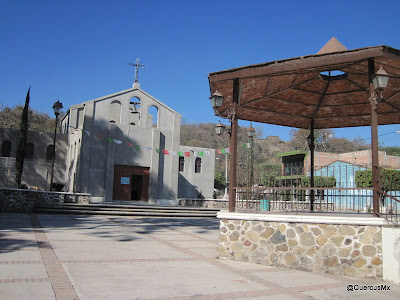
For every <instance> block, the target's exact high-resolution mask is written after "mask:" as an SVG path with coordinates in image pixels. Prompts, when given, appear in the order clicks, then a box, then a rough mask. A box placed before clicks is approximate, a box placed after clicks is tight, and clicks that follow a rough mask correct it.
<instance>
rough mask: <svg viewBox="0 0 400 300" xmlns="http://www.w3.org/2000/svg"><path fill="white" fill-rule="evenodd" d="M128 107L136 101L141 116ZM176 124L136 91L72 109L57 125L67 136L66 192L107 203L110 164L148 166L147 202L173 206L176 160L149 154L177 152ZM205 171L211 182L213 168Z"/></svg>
mask: <svg viewBox="0 0 400 300" xmlns="http://www.w3.org/2000/svg"><path fill="white" fill-rule="evenodd" d="M132 102H135V103H138V102H140V104H137V105H135V106H136V107H137V108H138V110H139V112H140V114H133V112H134V111H135V108H134V106H133V104H132ZM151 107H156V108H157V115H156V114H155V113H154V111H153V114H154V115H151V112H150V110H151ZM118 112H119V113H118ZM138 115H140V120H139V118H138V117H137V116H138ZM118 116H119V117H118ZM110 120H111V121H113V122H110ZM180 121H181V115H180V114H179V113H177V112H175V111H173V110H172V109H170V108H169V107H167V106H166V105H164V104H163V103H161V102H160V101H158V100H157V99H155V98H153V97H151V96H150V95H148V94H147V93H145V92H144V91H142V90H141V89H139V88H137V87H136V88H132V89H129V90H125V91H122V92H119V93H115V94H112V95H109V96H105V97H101V98H98V99H94V100H91V101H88V102H85V103H82V104H80V105H75V106H72V107H71V108H70V110H69V112H68V114H67V115H66V116H65V117H64V119H63V121H62V128H63V131H64V132H65V133H69V153H70V155H69V157H68V161H67V166H68V170H67V187H68V189H67V190H68V191H70V192H83V193H90V194H92V198H93V201H96V202H99V201H100V202H102V201H111V200H113V199H112V198H113V185H114V166H115V165H122V166H140V167H148V168H150V183H149V202H150V203H152V204H157V203H162V202H164V203H169V202H170V201H171V200H173V201H174V203H173V204H177V197H178V161H179V158H178V155H166V154H163V153H162V151H160V153H157V152H156V151H155V150H154V149H160V150H163V149H166V150H169V151H175V152H177V151H178V149H179V142H180ZM132 122H135V125H132V124H131V123H132ZM153 122H154V123H157V124H153ZM72 127H76V128H79V129H82V130H74V129H73V128H72ZM88 133H89V134H88ZM108 138H111V139H113V140H117V141H121V142H122V144H116V143H115V142H113V140H111V142H110V141H108V140H107V139H108ZM127 143H130V144H132V146H128V144H127ZM136 145H139V147H140V149H136V148H135V146H136ZM146 147H150V148H152V149H151V150H149V149H147V148H146ZM207 150H211V149H207ZM208 171H209V172H212V174H209V177H210V178H213V177H214V176H213V174H214V165H212V168H211V167H210V169H208ZM209 181H210V180H209ZM210 187H211V190H212V189H213V182H212V183H211V182H210ZM204 190H207V189H206V188H204ZM207 193H208V190H207ZM211 196H212V192H211ZM175 202H176V203H175Z"/></svg>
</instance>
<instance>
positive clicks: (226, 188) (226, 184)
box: [215, 121, 230, 199]
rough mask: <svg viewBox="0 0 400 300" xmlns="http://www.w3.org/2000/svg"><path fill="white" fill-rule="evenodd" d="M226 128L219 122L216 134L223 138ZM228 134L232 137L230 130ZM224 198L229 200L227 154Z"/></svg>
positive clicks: (226, 156) (226, 158)
mask: <svg viewBox="0 0 400 300" xmlns="http://www.w3.org/2000/svg"><path fill="white" fill-rule="evenodd" d="M225 129H226V126H225V125H223V124H221V121H218V124H217V125H215V133H216V134H217V135H218V136H219V137H221V136H222V134H223V133H224V132H225ZM228 134H229V135H230V130H228ZM224 198H225V199H228V153H225V194H224Z"/></svg>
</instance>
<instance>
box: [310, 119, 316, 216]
mask: <svg viewBox="0 0 400 300" xmlns="http://www.w3.org/2000/svg"><path fill="white" fill-rule="evenodd" d="M310 127H311V130H310V145H309V146H310V155H311V157H310V165H311V170H310V171H311V172H310V175H311V178H310V186H311V187H312V188H314V168H315V166H314V155H315V151H314V150H315V143H314V139H315V136H314V119H312V120H311V126H310ZM314 199H315V190H314V189H312V190H311V191H310V211H314Z"/></svg>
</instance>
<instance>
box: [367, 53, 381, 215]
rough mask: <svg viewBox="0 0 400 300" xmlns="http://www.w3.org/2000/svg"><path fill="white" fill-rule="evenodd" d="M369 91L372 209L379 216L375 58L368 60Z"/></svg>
mask: <svg viewBox="0 0 400 300" xmlns="http://www.w3.org/2000/svg"><path fill="white" fill-rule="evenodd" d="M368 73H369V93H370V98H369V100H370V103H371V151H372V155H371V156H372V189H373V191H372V209H373V213H374V216H375V217H379V196H378V191H379V189H380V186H379V157H378V114H377V111H376V110H377V108H378V95H377V94H376V92H375V86H374V84H373V82H372V77H373V76H374V75H375V65H374V59H369V60H368Z"/></svg>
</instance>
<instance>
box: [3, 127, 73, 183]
mask: <svg viewBox="0 0 400 300" xmlns="http://www.w3.org/2000/svg"><path fill="white" fill-rule="evenodd" d="M18 138H19V130H17V129H11V128H1V129H0V147H1V149H2V147H3V145H4V142H6V141H9V142H10V143H11V153H10V156H9V157H0V187H15V186H16V185H15V172H16V169H15V156H16V152H17V147H18ZM53 139H54V134H53V133H48V132H39V131H29V132H28V136H27V143H32V144H33V157H32V158H26V159H25V160H24V169H23V172H22V180H21V182H22V184H25V185H26V186H27V187H28V188H31V189H36V190H48V189H49V185H50V176H51V160H46V152H47V147H48V146H50V145H53ZM67 141H68V136H67V135H66V134H57V143H56V160H55V165H54V179H53V182H54V183H59V184H64V182H65V158H66V152H67Z"/></svg>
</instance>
